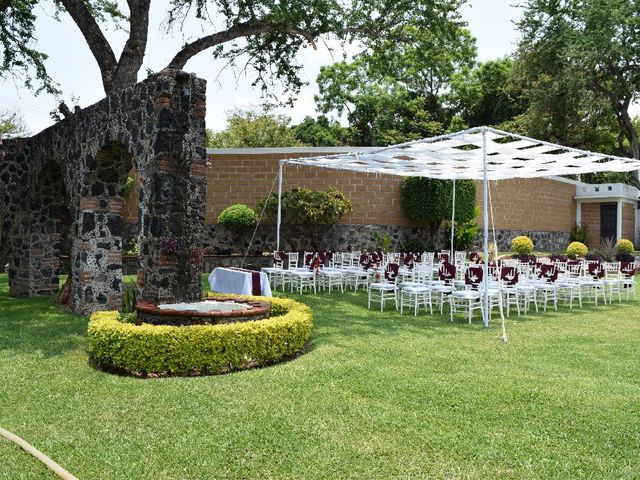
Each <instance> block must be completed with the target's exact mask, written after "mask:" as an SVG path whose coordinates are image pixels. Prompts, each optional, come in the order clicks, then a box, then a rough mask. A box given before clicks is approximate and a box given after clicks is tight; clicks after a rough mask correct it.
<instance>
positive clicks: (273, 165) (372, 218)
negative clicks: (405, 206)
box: [205, 153, 418, 226]
mask: <svg viewBox="0 0 640 480" xmlns="http://www.w3.org/2000/svg"><path fill="white" fill-rule="evenodd" d="M300 156H301V155H300V154H298V153H295V154H290V155H288V156H286V155H283V154H260V155H255V154H253V155H250V154H243V155H210V156H209V160H210V162H211V164H212V166H211V172H210V174H209V178H208V180H209V185H208V188H207V207H206V212H205V222H206V223H215V221H216V219H217V218H218V215H219V214H220V212H222V210H224V209H225V208H226V207H228V206H229V205H232V204H234V203H245V204H247V205H249V206H250V207H255V206H256V204H257V203H258V202H259V201H260V200H261V199H262V198H264V197H265V196H266V195H267V194H268V193H269V191H270V189H271V187H272V185H273V182H274V180H275V179H276V177H277V173H278V160H280V159H281V158H294V157H295V158H297V157H300ZM309 156H311V155H309ZM283 171H284V174H283V183H282V188H283V190H288V189H291V188H294V187H303V188H311V189H315V190H327V189H328V188H330V187H336V188H338V189H340V190H342V191H343V192H344V193H345V194H346V195H347V196H348V198H349V199H350V200H351V202H352V203H353V212H352V213H351V214H349V215H346V216H345V217H344V218H343V219H342V221H341V223H346V224H349V223H355V224H378V225H385V224H389V225H407V226H411V225H418V224H416V223H415V222H412V221H411V220H410V219H409V218H408V217H407V216H406V215H405V214H404V213H403V212H402V208H401V205H400V182H401V181H402V178H401V177H398V176H392V175H376V174H367V173H358V172H346V171H338V170H326V169H320V168H313V167H303V166H297V165H285V166H284V168H283ZM277 188H278V185H277V181H276V184H275V185H274V186H273V191H274V192H277Z"/></svg>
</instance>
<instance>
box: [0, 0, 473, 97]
mask: <svg viewBox="0 0 640 480" xmlns="http://www.w3.org/2000/svg"><path fill="white" fill-rule="evenodd" d="M47 3H48V5H49V7H52V8H54V9H55V11H56V14H55V15H56V16H57V17H59V16H61V15H69V16H70V17H71V19H72V20H73V21H74V22H75V24H76V25H77V27H78V29H79V30H80V32H81V33H82V35H83V37H84V39H85V40H86V42H87V45H88V47H89V49H90V50H91V52H92V54H93V56H94V58H95V60H96V62H97V64H98V67H99V70H100V75H101V79H102V84H103V87H104V90H105V93H107V94H109V93H114V92H118V91H121V90H123V89H125V88H127V87H129V86H131V85H133V84H135V83H136V82H137V78H138V73H139V70H140V67H141V66H142V62H143V58H144V56H145V53H146V51H147V48H148V45H147V33H148V30H149V8H150V4H151V1H150V0H128V1H127V2H126V9H124V8H123V9H122V10H121V9H120V7H121V6H123V7H124V2H114V1H113V0H51V1H50V2H37V1H35V0H24V1H15V2H13V1H3V2H0V34H1V35H0V43H1V49H0V77H3V78H6V77H8V76H13V77H19V78H20V79H21V80H23V81H24V83H25V85H27V86H30V87H31V86H33V87H38V88H44V89H46V90H48V91H50V92H54V91H56V90H57V86H56V84H55V82H54V79H52V78H51V77H50V75H49V72H48V70H47V65H46V59H47V55H46V52H45V50H46V46H45V47H41V46H40V45H38V43H37V38H38V35H37V34H38V32H37V28H36V26H37V19H38V15H43V14H45V15H46V14H47V13H49V12H47V10H46V7H47ZM460 3H461V2H460V1H443V0H396V1H393V2H388V1H385V0H366V1H365V0H350V1H348V2H337V1H334V0H315V1H313V2H308V1H303V0H293V1H287V2H280V1H274V0H173V1H171V2H168V3H167V4H166V5H167V6H166V19H165V21H164V22H163V24H162V25H161V26H162V27H163V28H165V29H166V30H167V31H172V30H177V31H179V32H181V30H182V28H183V27H184V26H185V25H186V24H187V23H189V24H190V25H192V24H195V27H196V28H199V29H200V31H201V32H202V35H201V36H199V37H197V38H188V39H187V40H186V41H185V43H184V44H183V45H182V46H180V47H179V48H178V49H177V51H176V52H170V53H172V55H173V56H172V57H170V58H171V60H169V62H168V63H167V65H166V67H170V68H178V69H182V68H184V66H185V64H186V63H187V62H188V61H189V60H190V59H191V58H193V57H194V56H195V55H198V54H199V53H201V52H204V51H208V52H210V53H211V54H212V56H213V58H214V59H221V60H223V61H224V63H227V64H230V65H236V63H237V64H238V65H239V66H240V68H242V69H243V71H250V72H253V74H255V75H254V84H255V85H258V86H261V87H262V89H263V92H265V93H266V94H273V95H275V93H274V91H273V89H272V86H273V84H274V83H279V84H281V85H283V86H284V87H285V88H287V89H288V90H289V91H291V92H293V93H296V92H297V91H298V89H299V88H300V86H301V85H302V84H303V81H302V79H301V78H300V76H299V71H300V68H301V65H300V64H299V63H298V61H297V60H296V54H297V53H298V51H299V50H300V49H301V48H303V47H306V46H311V47H313V48H315V47H316V45H317V43H318V41H319V40H321V39H323V38H324V37H326V36H327V35H332V36H333V38H337V39H339V40H342V41H344V42H349V43H358V44H360V45H361V46H362V48H363V49H366V50H369V51H375V50H376V49H377V48H379V47H381V39H385V41H389V42H394V41H396V42H403V41H405V40H409V39H405V38H403V36H402V33H403V28H404V27H405V26H406V25H410V24H411V25H418V26H419V27H420V28H423V29H429V30H434V31H439V30H440V28H439V25H440V24H443V22H444V20H443V19H444V18H445V17H446V16H447V15H449V12H450V11H451V10H452V9H454V10H455V8H457V7H458V6H459V4H460ZM445 23H446V22H445ZM114 26H115V28H118V29H121V30H122V31H124V32H126V34H127V39H126V41H125V44H124V47H123V48H122V51H121V53H120V55H119V56H117V55H116V52H115V51H114V49H113V46H112V45H111V44H110V43H109V41H108V39H107V37H106V36H105V28H113V27H114Z"/></svg>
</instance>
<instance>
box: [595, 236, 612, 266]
mask: <svg viewBox="0 0 640 480" xmlns="http://www.w3.org/2000/svg"><path fill="white" fill-rule="evenodd" d="M596 252H597V253H599V254H600V255H601V256H602V258H603V259H604V261H605V262H611V261H613V259H614V258H615V257H616V241H615V240H614V239H613V238H603V239H602V240H601V241H600V246H599V247H598V248H597V249H596Z"/></svg>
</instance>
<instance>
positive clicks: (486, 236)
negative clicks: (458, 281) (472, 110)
mask: <svg viewBox="0 0 640 480" xmlns="http://www.w3.org/2000/svg"><path fill="white" fill-rule="evenodd" d="M482 166H483V169H484V181H483V190H484V191H483V198H482V206H483V210H484V309H483V311H482V313H483V317H484V318H483V319H482V321H483V323H484V326H485V327H488V326H489V172H488V167H487V127H484V128H483V129H482Z"/></svg>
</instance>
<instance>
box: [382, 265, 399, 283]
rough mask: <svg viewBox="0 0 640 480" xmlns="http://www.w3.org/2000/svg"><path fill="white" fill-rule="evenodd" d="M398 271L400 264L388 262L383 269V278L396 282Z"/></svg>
mask: <svg viewBox="0 0 640 480" xmlns="http://www.w3.org/2000/svg"><path fill="white" fill-rule="evenodd" d="M399 271H400V266H399V265H398V264H397V263H388V264H387V267H386V268H385V269H384V278H385V279H386V280H387V281H388V282H391V283H396V278H398V272H399Z"/></svg>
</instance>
